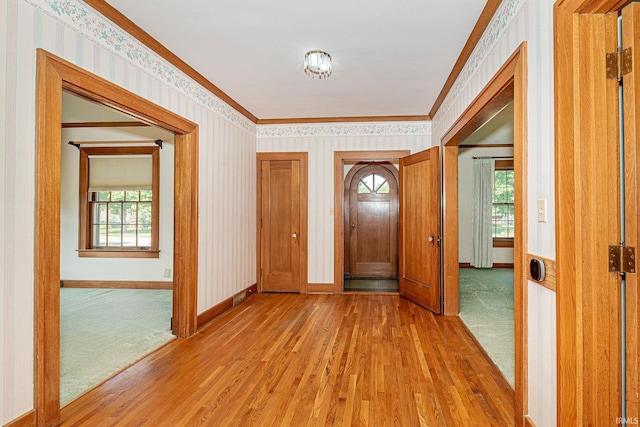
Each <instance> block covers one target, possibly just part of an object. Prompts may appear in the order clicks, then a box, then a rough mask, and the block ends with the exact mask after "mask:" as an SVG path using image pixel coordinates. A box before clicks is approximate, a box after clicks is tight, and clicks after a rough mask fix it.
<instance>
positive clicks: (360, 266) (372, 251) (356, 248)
mask: <svg viewBox="0 0 640 427" xmlns="http://www.w3.org/2000/svg"><path fill="white" fill-rule="evenodd" d="M347 228H348V230H349V233H350V238H349V247H350V250H349V252H350V253H349V260H350V264H351V265H350V274H351V277H376V278H382V277H385V278H389V277H397V274H398V242H397V236H398V183H397V180H396V177H395V175H394V174H393V173H392V172H391V171H390V170H389V169H387V168H386V167H383V166H380V165H369V166H366V167H364V168H362V169H360V170H359V171H358V172H357V173H356V174H355V175H354V176H353V179H352V181H351V187H350V190H349V223H348V224H347Z"/></svg>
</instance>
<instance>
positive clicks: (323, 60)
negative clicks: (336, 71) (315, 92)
mask: <svg viewBox="0 0 640 427" xmlns="http://www.w3.org/2000/svg"><path fill="white" fill-rule="evenodd" d="M332 71H333V64H332V63H331V55H329V54H328V53H327V52H323V51H321V50H312V51H311V52H307V53H306V54H305V55H304V72H305V74H306V75H307V76H311V77H313V78H315V77H316V76H318V77H319V78H321V79H323V78H324V79H326V78H327V77H329V76H330V75H331V72H332Z"/></svg>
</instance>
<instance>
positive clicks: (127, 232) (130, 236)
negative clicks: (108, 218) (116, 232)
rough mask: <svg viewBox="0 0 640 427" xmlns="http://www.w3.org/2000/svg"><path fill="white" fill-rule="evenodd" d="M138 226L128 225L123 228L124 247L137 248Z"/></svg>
mask: <svg viewBox="0 0 640 427" xmlns="http://www.w3.org/2000/svg"><path fill="white" fill-rule="evenodd" d="M136 228H137V227H136V225H135V224H133V225H131V224H127V225H123V226H122V246H126V247H135V246H137V245H136V243H137V242H136V240H137V236H136Z"/></svg>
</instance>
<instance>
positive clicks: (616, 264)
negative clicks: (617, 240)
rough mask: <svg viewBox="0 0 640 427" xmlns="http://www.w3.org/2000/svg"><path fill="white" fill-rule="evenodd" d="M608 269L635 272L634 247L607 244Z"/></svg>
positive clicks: (618, 271)
mask: <svg viewBox="0 0 640 427" xmlns="http://www.w3.org/2000/svg"><path fill="white" fill-rule="evenodd" d="M609 271H610V272H616V273H621V274H623V273H635V272H636V248H634V247H631V246H624V245H615V246H609Z"/></svg>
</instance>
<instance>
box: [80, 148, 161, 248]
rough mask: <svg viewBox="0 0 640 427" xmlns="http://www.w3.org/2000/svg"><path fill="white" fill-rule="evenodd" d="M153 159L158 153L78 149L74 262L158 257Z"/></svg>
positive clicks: (156, 179) (156, 150) (153, 150)
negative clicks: (78, 171) (77, 243)
mask: <svg viewBox="0 0 640 427" xmlns="http://www.w3.org/2000/svg"><path fill="white" fill-rule="evenodd" d="M159 159H160V156H159V147H116V148H113V147H100V148H81V149H80V221H79V224H80V229H79V248H78V254H79V256H81V257H123V258H124V257H136V258H157V257H158V256H159V252H160V251H159V245H158V234H159V224H158V223H159Z"/></svg>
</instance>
